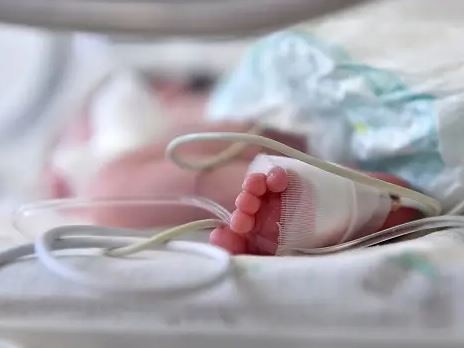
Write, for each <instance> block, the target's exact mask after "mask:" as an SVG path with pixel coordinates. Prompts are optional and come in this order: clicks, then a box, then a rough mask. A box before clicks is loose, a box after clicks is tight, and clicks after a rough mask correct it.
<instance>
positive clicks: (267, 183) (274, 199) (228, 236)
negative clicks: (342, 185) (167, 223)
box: [210, 167, 420, 255]
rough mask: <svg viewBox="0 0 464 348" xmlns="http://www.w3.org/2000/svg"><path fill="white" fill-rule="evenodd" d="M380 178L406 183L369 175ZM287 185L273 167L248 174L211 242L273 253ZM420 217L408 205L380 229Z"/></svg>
mask: <svg viewBox="0 0 464 348" xmlns="http://www.w3.org/2000/svg"><path fill="white" fill-rule="evenodd" d="M371 175H372V176H375V177H377V178H379V179H382V180H385V181H389V182H392V183H395V184H397V185H402V186H406V185H405V183H404V182H402V181H401V180H399V179H397V178H394V177H391V176H388V175H386V174H371ZM287 185H288V178H287V173H286V172H285V170H284V169H282V168H280V167H274V168H273V169H272V170H271V171H270V172H269V173H268V174H267V175H265V174H262V173H253V174H250V175H249V176H247V177H246V178H245V180H244V182H243V185H242V192H241V193H240V194H239V195H238V197H237V200H236V201H235V206H236V209H235V210H234V212H233V213H232V217H231V221H230V224H229V226H224V227H218V228H216V229H215V230H213V231H212V232H211V234H210V242H211V243H212V244H214V245H217V246H220V247H222V248H224V249H226V250H228V251H229V252H231V253H233V254H246V253H252V254H261V255H274V254H275V252H276V247H277V241H278V237H279V228H278V222H279V220H280V203H281V199H280V194H281V193H282V192H284V191H285V190H286V188H287ZM419 217H420V214H419V213H418V212H417V211H415V210H413V209H410V208H400V209H398V210H396V211H391V212H390V214H389V216H388V218H387V220H386V221H385V223H384V225H383V226H382V229H384V228H388V227H392V226H395V225H398V224H401V223H405V222H407V221H411V220H414V219H417V218H419Z"/></svg>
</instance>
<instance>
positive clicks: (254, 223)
mask: <svg viewBox="0 0 464 348" xmlns="http://www.w3.org/2000/svg"><path fill="white" fill-rule="evenodd" d="M287 185H288V177H287V173H286V172H285V170H284V169H282V168H280V167H274V168H273V169H271V170H270V171H269V173H268V174H267V175H266V174H263V173H253V174H250V175H248V176H247V177H246V178H245V180H244V182H243V185H242V192H241V193H240V194H239V195H238V197H237V199H236V201H235V206H236V210H235V211H234V212H233V213H232V217H231V221H230V225H229V226H225V227H218V228H216V229H215V230H214V231H213V232H212V233H211V235H210V242H211V243H212V244H215V245H218V246H220V247H223V248H225V249H226V250H228V251H230V252H231V253H233V254H242V253H252V254H272V255H273V254H275V251H276V248H277V241H278V237H279V226H278V222H279V220H280V206H281V193H282V192H283V191H285V189H286V188H287Z"/></svg>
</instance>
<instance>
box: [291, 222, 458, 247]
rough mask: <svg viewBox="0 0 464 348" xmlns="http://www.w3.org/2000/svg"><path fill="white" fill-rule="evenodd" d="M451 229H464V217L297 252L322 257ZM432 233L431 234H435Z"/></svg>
mask: <svg viewBox="0 0 464 348" xmlns="http://www.w3.org/2000/svg"><path fill="white" fill-rule="evenodd" d="M451 228H464V217H462V216H435V217H430V218H424V219H421V220H415V221H412V222H408V223H405V224H402V225H398V226H394V227H391V228H388V229H386V230H382V231H378V232H375V233H372V234H368V235H366V236H363V237H360V238H357V239H353V240H351V241H348V242H344V243H341V244H336V245H332V246H327V247H320V248H306V249H303V248H298V249H295V251H298V252H301V253H304V254H308V255H322V254H330V253H335V252H341V251H346V250H350V249H354V248H363V247H368V246H372V245H375V244H379V243H381V242H385V241H388V240H390V239H394V238H398V237H401V236H405V235H408V234H412V233H417V232H426V231H428V230H434V231H436V230H440V229H451ZM434 231H431V232H434Z"/></svg>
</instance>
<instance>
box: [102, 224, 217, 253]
mask: <svg viewBox="0 0 464 348" xmlns="http://www.w3.org/2000/svg"><path fill="white" fill-rule="evenodd" d="M221 225H224V222H222V221H220V220H216V219H205V220H198V221H193V222H189V223H186V224H183V225H180V226H176V227H173V228H170V229H167V230H165V231H162V232H160V233H158V234H155V235H154V236H153V237H151V238H148V239H147V240H144V241H141V242H136V243H134V244H131V245H128V246H126V247H121V248H117V249H109V250H107V251H106V252H105V255H107V256H114V257H120V256H127V255H131V254H135V253H137V252H140V251H143V250H145V249H149V248H151V247H153V246H156V245H160V244H162V243H165V242H167V241H169V240H170V239H173V238H176V237H178V236H180V235H183V234H186V233H189V232H193V231H199V230H205V229H210V228H216V227H219V226H221Z"/></svg>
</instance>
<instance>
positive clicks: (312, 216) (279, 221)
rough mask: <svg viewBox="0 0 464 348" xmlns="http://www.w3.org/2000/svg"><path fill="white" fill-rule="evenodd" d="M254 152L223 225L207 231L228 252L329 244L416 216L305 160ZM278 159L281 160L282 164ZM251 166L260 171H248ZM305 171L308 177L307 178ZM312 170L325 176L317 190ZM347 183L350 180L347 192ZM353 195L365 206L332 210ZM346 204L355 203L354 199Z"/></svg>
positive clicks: (267, 251)
mask: <svg viewBox="0 0 464 348" xmlns="http://www.w3.org/2000/svg"><path fill="white" fill-rule="evenodd" d="M258 157H261V158H258V159H257V160H255V162H254V164H252V165H251V166H250V174H248V175H247V176H246V178H245V180H244V182H243V186H242V192H241V193H240V194H239V195H238V197H237V199H236V201H235V206H236V210H235V211H234V212H233V213H232V217H231V221H230V224H229V226H225V227H220V228H216V229H215V230H214V231H213V232H212V233H211V235H210V242H211V243H212V244H215V245H217V246H220V247H222V248H225V249H227V250H228V251H230V252H231V253H233V254H246V253H249V254H260V255H275V254H287V253H290V252H291V250H292V249H294V248H298V247H301V248H311V247H322V246H329V245H334V244H337V243H340V242H344V241H348V240H351V239H355V238H359V237H361V236H362V235H366V234H369V233H373V232H376V231H378V230H381V229H384V228H388V227H392V226H394V225H397V224H401V223H404V222H408V221H411V220H414V219H416V218H419V217H420V214H419V213H418V212H417V211H416V210H413V209H411V208H400V209H396V210H392V209H391V207H392V205H391V201H390V200H389V197H388V196H387V195H385V194H382V193H380V192H378V191H377V190H375V189H372V191H371V189H370V188H366V187H362V186H360V187H358V186H357V184H354V183H352V182H344V180H348V179H344V178H340V177H333V176H331V174H330V175H329V177H327V176H324V175H328V173H320V172H318V170H317V169H316V170H314V168H313V167H312V168H311V169H310V170H306V169H308V168H307V167H305V166H308V165H307V164H304V163H301V162H299V161H297V162H299V163H297V162H294V161H296V160H293V159H285V160H281V159H280V158H279V157H275V156H258ZM282 161H283V162H282ZM263 163H265V165H263ZM279 163H283V164H285V167H286V168H287V169H284V168H283V167H281V166H279V165H278V164H279ZM295 164H296V165H295ZM257 169H259V171H261V172H255V171H254V170H257ZM311 174H312V175H313V176H314V181H312V180H311V178H308V175H311ZM318 175H323V176H322V177H323V178H324V179H325V180H326V181H325V182H324V183H322V184H321V183H319V184H320V185H322V189H321V188H317V186H318V185H317V180H316V177H317V176H318ZM371 175H372V176H376V177H378V178H380V179H382V180H385V181H390V182H392V183H395V184H399V185H402V186H405V183H403V182H400V181H399V180H398V179H396V178H394V177H391V176H388V175H385V174H377V175H376V174H371ZM327 178H328V179H327ZM327 180H328V181H327ZM324 185H332V186H337V185H338V186H339V188H338V191H337V189H335V190H333V191H331V190H332V189H331V188H330V187H329V188H328V189H327V190H326V191H324ZM350 185H354V186H352V187H353V188H354V189H353V191H352V194H351V195H350V192H351V191H350V190H351V189H350V187H351V186H350ZM330 192H333V193H334V196H333V197H325V202H324V199H322V198H321V197H320V195H321V194H328V193H330ZM343 192H344V194H343ZM337 193H338V197H337ZM377 195H378V197H376V196H377ZM347 199H348V201H347ZM353 199H354V200H356V199H358V200H359V199H362V200H365V203H366V204H368V206H365V209H366V210H367V211H365V212H364V213H360V212H356V209H354V210H353V209H352V210H348V213H347V211H345V212H343V211H340V210H337V204H341V205H338V207H341V206H342V205H343V204H345V203H347V202H350V201H349V200H353ZM330 200H334V202H333V205H332V208H333V211H332V212H328V211H327V209H330V208H331V204H330V203H327V202H330ZM337 200H341V202H337ZM352 203H353V205H356V202H355V201H353V202H352ZM359 206H360V207H362V206H363V205H362V204H360V205H359ZM350 212H351V215H350ZM337 214H338V215H337ZM353 215H354V216H353ZM321 220H325V221H321ZM330 220H333V221H330ZM337 220H339V221H337ZM317 224H319V225H317Z"/></svg>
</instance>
